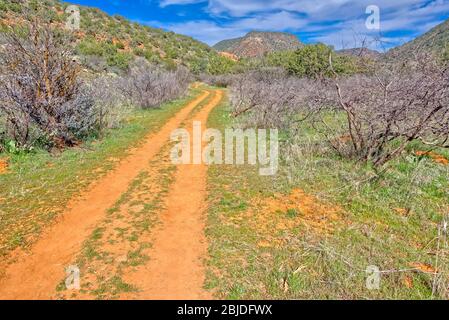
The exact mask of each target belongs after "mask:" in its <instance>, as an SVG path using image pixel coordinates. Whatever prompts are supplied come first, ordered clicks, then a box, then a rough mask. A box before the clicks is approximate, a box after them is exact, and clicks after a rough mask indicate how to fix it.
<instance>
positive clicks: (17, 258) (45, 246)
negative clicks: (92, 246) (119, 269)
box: [0, 91, 210, 300]
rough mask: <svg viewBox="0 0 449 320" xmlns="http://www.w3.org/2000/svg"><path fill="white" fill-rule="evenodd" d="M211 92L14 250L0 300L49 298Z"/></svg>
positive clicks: (150, 138)
mask: <svg viewBox="0 0 449 320" xmlns="http://www.w3.org/2000/svg"><path fill="white" fill-rule="evenodd" d="M209 95H210V93H209V92H208V91H205V92H203V93H202V94H201V95H200V96H199V97H197V98H195V99H194V100H192V101H191V102H190V103H189V104H187V105H186V107H185V108H183V109H182V110H181V111H179V112H178V113H177V114H176V115H175V116H174V117H172V118H171V119H170V120H169V121H168V122H167V123H166V124H165V125H164V126H163V127H162V129H161V130H160V131H159V132H157V133H155V134H151V135H149V136H148V137H147V138H146V139H145V140H144V141H145V142H144V143H143V144H142V145H141V146H139V147H138V148H136V149H133V150H132V151H131V155H130V156H129V157H127V158H126V159H124V160H123V161H122V162H121V163H120V164H119V165H118V167H117V168H116V169H114V170H113V171H111V172H110V173H109V174H107V175H106V176H105V177H104V178H102V179H101V180H99V181H97V182H96V183H95V184H94V185H92V186H91V187H90V188H89V190H87V191H86V192H84V193H83V194H82V196H81V197H77V198H76V199H73V200H72V201H71V202H70V203H69V204H68V206H67V210H66V211H65V213H64V214H62V215H61V217H60V218H58V220H57V222H56V223H55V224H54V225H53V226H51V227H49V228H48V229H47V230H46V231H45V232H44V233H43V235H42V236H41V239H40V240H38V241H37V242H36V243H35V244H34V246H33V247H32V248H31V249H30V252H23V251H17V252H15V253H13V254H12V258H13V259H14V263H12V264H11V265H9V266H8V267H7V268H6V270H5V271H4V276H3V277H2V278H1V279H0V299H35V300H38V299H50V298H51V297H52V296H53V294H54V290H55V288H56V286H57V284H58V282H59V281H60V280H61V279H63V278H64V276H65V270H64V269H65V268H66V267H67V266H68V264H69V263H70V262H71V261H72V259H73V258H74V257H75V256H76V254H77V253H78V252H79V250H80V249H81V247H82V244H83V242H84V240H85V239H86V238H87V237H88V236H89V235H90V234H91V232H92V230H93V228H94V227H95V225H96V224H97V223H98V222H99V221H100V220H101V219H102V218H104V216H105V214H106V211H107V210H108V209H109V208H110V207H112V206H113V205H114V204H115V202H116V201H117V199H119V197H120V196H121V195H122V194H123V193H124V192H126V191H127V190H128V186H129V184H130V183H131V182H132V181H133V180H134V179H135V178H136V177H137V175H138V174H139V173H140V172H141V171H142V170H143V169H144V168H145V167H146V166H148V165H149V161H150V160H151V159H152V158H153V157H154V156H155V155H156V154H157V153H158V152H159V151H160V150H161V149H162V147H163V146H164V145H165V144H166V143H167V141H168V140H169V137H170V134H171V132H172V131H173V130H175V129H177V128H178V127H179V126H180V125H181V124H182V123H183V121H184V120H185V119H186V118H187V117H188V115H189V114H190V113H191V112H192V111H193V110H194V109H195V108H196V107H197V106H198V105H199V104H200V103H201V102H203V101H204V100H205V99H206V98H207V97H208V96H209Z"/></svg>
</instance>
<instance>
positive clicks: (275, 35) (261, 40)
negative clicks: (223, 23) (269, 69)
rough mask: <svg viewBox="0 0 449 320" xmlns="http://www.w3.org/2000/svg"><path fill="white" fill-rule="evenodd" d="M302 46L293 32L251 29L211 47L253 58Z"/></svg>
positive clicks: (241, 56)
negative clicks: (242, 34)
mask: <svg viewBox="0 0 449 320" xmlns="http://www.w3.org/2000/svg"><path fill="white" fill-rule="evenodd" d="M302 46H303V44H302V43H301V42H300V41H299V39H298V37H296V36H295V35H293V34H289V33H283V32H256V31H253V32H250V33H248V34H247V35H246V36H244V37H242V38H236V39H229V40H224V41H221V42H219V43H217V44H216V45H214V47H213V48H214V49H216V50H218V51H225V52H229V53H232V54H234V55H236V56H238V57H240V58H255V57H262V56H264V55H265V54H267V53H271V52H277V51H287V50H295V49H297V48H300V47H302Z"/></svg>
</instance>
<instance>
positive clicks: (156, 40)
mask: <svg viewBox="0 0 449 320" xmlns="http://www.w3.org/2000/svg"><path fill="white" fill-rule="evenodd" d="M69 5H70V4H68V3H66V2H61V1H58V0H46V1H41V0H39V1H37V0H0V28H1V29H2V30H3V31H5V30H7V28H8V27H11V26H13V27H14V26H15V27H20V26H21V25H22V24H23V22H24V21H26V20H28V21H30V20H32V19H34V18H35V17H38V18H39V19H40V20H44V21H46V22H50V23H51V24H52V25H54V26H57V27H60V28H61V30H63V29H65V23H66V21H67V18H68V17H69V14H67V13H66V12H65V11H66V8H67V7H68V6H69ZM78 7H79V8H80V13H81V29H80V30H79V31H77V32H74V38H75V40H74V42H75V43H74V47H75V48H76V49H75V50H76V54H77V55H79V56H80V57H81V61H83V62H84V63H85V64H86V65H88V66H89V67H92V68H97V69H102V68H111V67H112V68H119V69H123V68H126V66H127V65H128V64H129V62H130V61H132V60H133V59H134V58H135V57H137V56H141V57H144V58H146V59H147V60H149V61H151V62H153V63H158V64H163V65H165V66H167V67H176V65H185V66H187V67H189V68H190V69H191V70H193V71H195V72H205V71H207V68H208V61H209V60H210V59H211V58H216V57H217V56H218V54H217V53H216V52H215V51H214V50H212V49H211V48H210V47H209V46H207V45H206V44H203V43H201V42H199V41H196V40H194V39H192V38H190V37H187V36H183V35H179V34H175V33H173V32H166V31H163V30H161V29H156V28H151V27H148V26H143V25H140V24H138V23H133V22H130V21H128V20H126V19H125V18H123V17H120V16H109V15H107V14H106V13H104V12H102V11H101V10H99V9H96V8H90V7H84V6H78Z"/></svg>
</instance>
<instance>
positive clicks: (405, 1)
mask: <svg viewBox="0 0 449 320" xmlns="http://www.w3.org/2000/svg"><path fill="white" fill-rule="evenodd" d="M70 2H72V3H77V4H82V5H88V6H94V7H98V8H100V9H102V10H104V11H106V12H107V13H109V14H120V15H122V16H125V17H127V18H128V19H130V20H132V21H136V22H140V23H142V24H146V25H149V26H153V27H159V28H163V29H166V30H171V31H174V32H177V33H181V34H185V35H189V36H192V37H193V38H196V39H198V40H200V41H203V42H205V43H207V44H210V45H212V44H215V43H216V42H218V41H220V40H223V39H229V38H235V37H239V36H242V35H244V34H246V33H247V32H249V31H251V30H263V31H287V32H291V33H294V34H296V35H298V37H299V38H300V39H301V40H302V41H303V42H306V43H314V42H324V43H326V44H329V45H333V46H335V47H336V48H338V49H340V48H351V47H356V46H360V44H361V42H362V41H363V39H374V38H376V39H380V40H381V43H382V45H379V42H378V41H375V42H374V41H373V42H370V43H369V44H368V45H369V46H371V47H373V48H377V49H382V48H391V47H394V46H397V45H399V44H402V43H404V42H406V41H409V40H411V39H413V38H415V37H417V36H418V35H420V34H422V33H424V32H426V31H428V30H430V29H431V28H432V27H434V26H435V25H437V24H439V23H441V22H443V21H444V20H446V19H448V18H449V0H268V1H267V0H265V1H262V0H96V1H95V0H71V1H70ZM370 5H376V6H378V8H379V9H380V30H374V31H373V30H368V29H367V28H366V26H365V22H366V19H367V18H368V15H367V14H366V8H367V7H368V6H370Z"/></svg>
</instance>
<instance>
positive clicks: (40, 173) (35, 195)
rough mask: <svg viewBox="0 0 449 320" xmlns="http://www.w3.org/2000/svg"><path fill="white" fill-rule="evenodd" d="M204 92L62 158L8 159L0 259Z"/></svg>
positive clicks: (140, 116) (2, 179) (0, 193)
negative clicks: (8, 166) (148, 135)
mask: <svg viewBox="0 0 449 320" xmlns="http://www.w3.org/2000/svg"><path fill="white" fill-rule="evenodd" d="M199 93H200V90H193V91H192V92H191V94H190V95H189V96H188V97H186V98H183V99H180V100H177V101H174V102H171V103H167V104H165V105H163V106H161V108H158V109H154V110H145V111H142V110H139V111H135V112H134V113H133V114H132V116H131V118H130V119H129V120H128V121H127V122H126V123H125V124H124V125H123V126H122V127H121V128H119V129H115V130H111V131H110V132H108V133H107V134H106V136H105V137H104V138H103V139H102V140H100V141H91V142H88V143H86V144H85V145H83V146H82V147H80V148H74V149H68V150H66V151H64V152H63V153H61V154H60V155H58V156H52V155H50V154H49V153H47V152H45V151H39V150H38V151H36V152H35V153H31V154H23V155H10V156H9V157H10V159H9V162H10V168H9V170H10V171H9V173H8V174H6V175H0V235H1V237H0V255H5V254H7V253H8V252H10V251H11V250H13V249H15V248H16V247H19V246H21V247H24V246H28V245H29V244H30V243H32V242H33V240H34V239H36V237H37V236H38V235H39V233H40V231H41V229H42V227H43V226H45V225H48V224H49V223H51V222H52V221H53V220H54V218H55V217H57V216H58V215H59V214H60V213H61V212H62V211H63V209H64V207H65V205H66V204H67V202H68V201H69V200H70V199H71V198H72V197H73V196H74V195H75V194H77V193H79V192H80V191H81V190H83V189H84V188H86V187H87V186H88V185H89V184H90V183H92V182H93V181H95V180H97V179H98V178H99V177H101V176H103V175H105V174H106V173H107V172H108V171H109V170H111V169H113V168H114V167H115V165H116V163H117V161H118V160H120V159H122V158H124V157H126V156H127V155H128V150H129V149H131V148H132V147H135V146H137V145H138V144H139V143H140V142H141V141H142V139H143V138H144V137H145V136H146V135H147V134H149V133H151V132H155V131H157V130H159V128H161V127H162V126H163V125H164V124H165V123H166V122H167V120H168V119H169V118H171V117H172V116H173V115H174V114H175V113H176V112H177V111H179V110H180V109H181V108H182V107H183V106H185V104H186V103H187V102H188V101H190V100H191V99H192V98H193V97H194V96H197V95H198V94H199Z"/></svg>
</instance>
